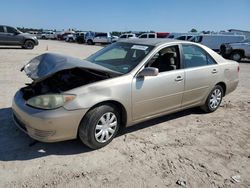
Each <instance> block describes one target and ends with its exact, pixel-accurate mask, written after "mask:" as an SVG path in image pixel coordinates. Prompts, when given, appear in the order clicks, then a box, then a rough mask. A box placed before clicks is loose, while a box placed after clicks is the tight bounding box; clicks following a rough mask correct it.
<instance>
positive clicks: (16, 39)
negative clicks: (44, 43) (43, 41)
mask: <svg viewBox="0 0 250 188" xmlns="http://www.w3.org/2000/svg"><path fill="white" fill-rule="evenodd" d="M0 45H4V46H5V45H6V46H22V48H25V49H33V48H34V46H36V45H38V40H37V38H36V36H34V35H32V34H29V33H22V32H21V31H19V30H18V29H17V28H15V27H11V26H6V25H0Z"/></svg>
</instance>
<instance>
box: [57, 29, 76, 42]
mask: <svg viewBox="0 0 250 188" xmlns="http://www.w3.org/2000/svg"><path fill="white" fill-rule="evenodd" d="M70 34H75V32H74V31H65V32H60V33H58V34H57V36H56V38H57V40H65V39H66V37H67V35H70Z"/></svg>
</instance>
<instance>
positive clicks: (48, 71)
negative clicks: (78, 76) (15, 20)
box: [21, 53, 121, 81]
mask: <svg viewBox="0 0 250 188" xmlns="http://www.w3.org/2000/svg"><path fill="white" fill-rule="evenodd" d="M73 68H80V69H88V70H95V71H99V72H104V73H107V74H109V76H110V77H114V76H118V75H121V73H119V72H116V71H113V70H110V69H108V68H105V67H103V66H100V65H97V64H94V63H91V62H89V61H87V60H81V59H78V58H73V57H70V56H66V55H61V54H55V53H45V54H42V55H40V56H37V57H35V58H33V59H32V60H31V61H29V62H28V63H27V64H26V65H24V67H23V68H22V69H21V71H24V72H25V73H26V75H27V76H28V77H30V78H31V79H32V80H34V81H41V80H44V79H45V78H48V77H50V76H52V75H54V74H55V73H57V72H59V71H62V70H67V69H73Z"/></svg>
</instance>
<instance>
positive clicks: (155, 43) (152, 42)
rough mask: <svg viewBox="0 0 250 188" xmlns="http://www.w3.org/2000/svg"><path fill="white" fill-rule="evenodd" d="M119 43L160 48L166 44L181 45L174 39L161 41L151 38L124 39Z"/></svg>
mask: <svg viewBox="0 0 250 188" xmlns="http://www.w3.org/2000/svg"><path fill="white" fill-rule="evenodd" d="M119 42H125V43H132V44H141V45H150V46H159V45H161V44H164V43H173V42H175V43H176V42H178V43H181V41H180V40H174V39H160V38H150V39H122V40H119Z"/></svg>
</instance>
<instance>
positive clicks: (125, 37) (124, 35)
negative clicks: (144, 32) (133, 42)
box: [119, 33, 137, 39]
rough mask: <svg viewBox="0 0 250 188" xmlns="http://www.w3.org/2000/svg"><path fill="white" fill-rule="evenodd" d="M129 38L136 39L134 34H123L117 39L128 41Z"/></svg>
mask: <svg viewBox="0 0 250 188" xmlns="http://www.w3.org/2000/svg"><path fill="white" fill-rule="evenodd" d="M130 38H137V37H136V35H135V34H134V33H124V34H122V35H120V37H119V39H130Z"/></svg>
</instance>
